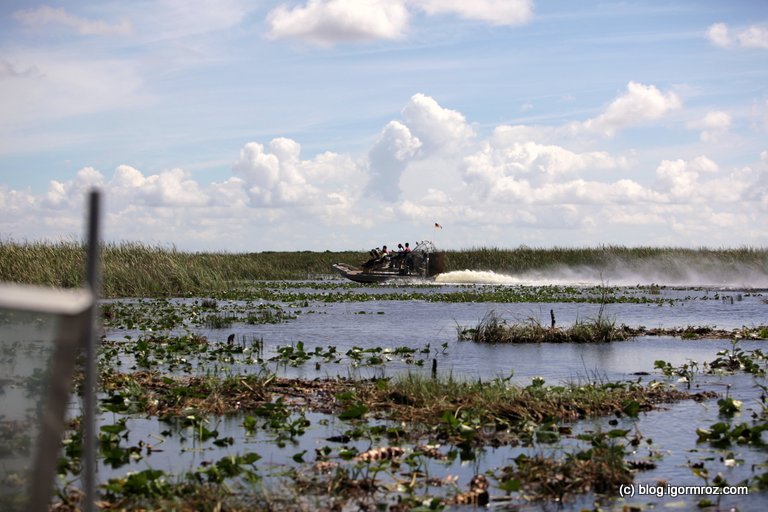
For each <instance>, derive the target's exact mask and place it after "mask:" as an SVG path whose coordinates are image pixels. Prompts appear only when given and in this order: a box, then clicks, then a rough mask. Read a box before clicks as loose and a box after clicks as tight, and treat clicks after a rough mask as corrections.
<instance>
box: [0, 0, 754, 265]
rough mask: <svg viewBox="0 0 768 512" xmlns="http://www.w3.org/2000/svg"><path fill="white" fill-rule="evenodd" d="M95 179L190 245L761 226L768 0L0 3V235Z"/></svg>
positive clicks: (138, 226) (57, 207)
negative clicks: (727, 0) (676, 0)
mask: <svg viewBox="0 0 768 512" xmlns="http://www.w3.org/2000/svg"><path fill="white" fill-rule="evenodd" d="M94 186H96V187H99V188H100V189H101V190H103V191H104V193H105V206H106V215H105V219H104V236H105V237H106V238H107V239H109V240H111V241H142V242H147V243H152V244H162V245H170V244H174V245H175V246H176V247H178V248H180V249H185V250H225V251H231V252H237V251H261V250H303V249H312V250H325V249H332V250H335V249H364V248H368V247H372V246H377V245H381V244H383V243H384V244H394V245H396V244H397V242H401V241H402V242H404V241H407V240H410V241H412V242H414V241H417V240H419V239H424V238H432V239H434V240H435V241H436V242H437V243H438V245H440V246H441V247H445V248H453V249H459V248H465V247H472V246H496V247H516V246H518V245H521V244H525V245H529V246H536V247H549V246H595V245H602V244H621V245H630V246H635V245H663V246H669V245H674V246H693V247H698V246H710V247H721V246H745V245H746V246H765V245H766V244H768V222H766V221H765V218H766V214H768V2H758V1H739V0H734V1H731V2H722V1H702V0H691V1H678V2H666V1H649V0H644V1H623V2H619V1H617V2H595V1H588V0H584V1H579V2H574V1H568V0H561V1H546V2H544V1H535V0H530V1H528V0H507V1H500V0H473V1H462V0H291V1H282V0H275V1H262V2H249V1H244V0H243V1H241V0H219V1H207V0H185V1H181V0H161V1H132V2H110V1H108V0H107V1H99V2H94V1H66V2H64V1H55V0H54V1H51V2H48V3H32V2H25V1H14V0H11V1H7V0H6V1H4V2H3V3H2V4H0V237H2V238H3V239H12V240H40V239H51V240H60V239H71V238H73V237H75V238H76V237H79V236H80V234H81V232H82V229H83V228H82V224H83V218H84V213H83V205H84V203H85V193H86V191H87V190H89V189H90V188H91V187H94ZM435 222H438V223H440V224H441V225H442V226H443V229H442V230H435V228H434V224H435Z"/></svg>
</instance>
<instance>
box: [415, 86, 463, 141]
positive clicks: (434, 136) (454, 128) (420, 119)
mask: <svg viewBox="0 0 768 512" xmlns="http://www.w3.org/2000/svg"><path fill="white" fill-rule="evenodd" d="M402 114H403V120H404V122H405V124H406V125H407V126H408V128H409V129H410V130H411V133H413V134H414V135H415V136H416V137H418V139H419V140H420V141H421V142H422V144H423V150H424V151H426V152H430V151H435V150H437V149H446V148H450V147H454V145H456V144H459V145H460V144H463V143H464V142H466V141H467V140H468V139H470V138H472V137H473V136H474V130H473V129H472V127H471V126H470V125H469V124H467V120H466V118H465V117H464V115H463V114H462V113H461V112H458V111H456V110H451V109H449V108H444V107H442V106H440V104H439V103H438V102H437V101H435V99H434V98H432V97H430V96H427V95H425V94H422V93H418V94H414V95H413V96H411V99H410V101H409V102H408V104H407V105H406V106H405V108H404V109H403V111H402Z"/></svg>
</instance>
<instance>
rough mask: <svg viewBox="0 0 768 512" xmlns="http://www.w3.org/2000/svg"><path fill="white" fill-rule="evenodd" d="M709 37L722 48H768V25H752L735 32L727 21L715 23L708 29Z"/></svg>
mask: <svg viewBox="0 0 768 512" xmlns="http://www.w3.org/2000/svg"><path fill="white" fill-rule="evenodd" d="M707 38H708V39H709V41H710V42H711V43H712V44H714V45H715V46H720V47H722V48H730V47H741V48H758V49H768V27H765V26H760V25H750V26H749V27H747V28H745V29H743V30H739V31H737V32H735V33H734V34H732V33H731V30H730V29H729V28H728V25H726V24H725V23H715V24H713V25H711V26H710V27H709V29H708V30H707Z"/></svg>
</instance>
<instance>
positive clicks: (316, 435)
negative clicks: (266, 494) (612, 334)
mask: <svg viewBox="0 0 768 512" xmlns="http://www.w3.org/2000/svg"><path fill="white" fill-rule="evenodd" d="M454 277H456V276H454ZM465 277H466V276H465ZM475 277H478V276H475ZM479 277H480V278H481V279H478V280H479V281H481V282H492V283H493V284H492V285H493V286H498V284H499V283H498V280H497V281H493V279H495V278H494V277H493V276H487V275H484V276H479ZM462 279H464V278H462ZM455 280H457V279H454V281H455ZM510 285H511V286H512V285H514V286H517V283H510ZM302 286H306V284H302V283H297V284H296V289H297V290H300V289H302ZM466 289H467V288H465V287H463V286H461V285H456V284H455V283H450V284H443V285H441V286H438V287H430V288H424V287H407V286H406V287H391V286H384V287H381V286H375V287H360V288H355V289H353V291H352V292H351V293H370V294H382V296H383V294H389V293H393V292H395V293H403V294H407V293H411V292H413V291H418V292H419V293H427V294H430V293H431V294H440V293H447V292H451V291H461V290H466ZM472 289H475V288H474V287H473V288H470V290H472ZM306 290H307V291H312V289H311V287H309V288H306ZM315 292H316V291H315ZM621 293H623V294H625V295H626V296H627V297H638V296H647V297H649V298H652V299H654V300H656V299H666V301H665V302H660V303H645V304H644V303H615V304H607V305H605V306H604V307H603V308H601V306H600V305H599V304H597V303H577V302H553V303H474V302H461V303H458V302H457V303H446V302H430V301H427V300H373V301H369V300H365V301H362V300H361V301H359V302H358V301H354V300H352V301H346V302H325V301H322V300H312V301H309V302H308V303H306V304H302V305H299V306H296V305H295V304H294V305H289V304H283V306H284V307H289V306H292V311H295V312H298V313H299V314H298V315H297V318H296V319H294V320H290V321H288V322H286V323H282V324H267V325H245V324H234V325H233V326H231V327H229V328H226V329H195V331H197V332H199V333H201V334H203V335H205V336H206V337H207V338H208V339H209V340H210V341H211V342H213V343H224V342H225V340H226V339H227V338H228V336H230V335H231V334H234V335H235V339H236V340H243V341H245V340H253V339H262V340H263V341H264V346H265V353H264V355H263V357H264V358H265V359H269V358H272V357H275V356H277V355H278V349H279V347H282V346H288V345H292V346H297V345H298V343H299V342H301V343H302V344H303V345H304V350H305V351H306V352H312V351H313V350H314V349H315V347H319V348H320V349H321V350H322V351H326V350H327V349H328V348H329V347H336V351H337V353H338V354H342V355H343V354H346V353H347V351H349V350H351V349H353V347H359V348H361V349H372V348H375V347H382V348H385V349H387V348H388V349H390V352H386V351H385V352H383V353H382V354H383V356H384V358H385V359H389V361H388V362H386V363H385V364H372V365H371V364H366V362H365V359H362V360H360V361H358V360H354V359H351V358H350V357H348V356H342V357H340V359H341V361H340V362H339V363H335V362H332V361H327V360H325V359H323V358H320V357H313V358H311V359H310V360H309V362H307V363H305V364H303V365H301V366H299V367H292V366H290V365H286V364H283V363H280V362H278V361H273V362H271V363H267V365H268V367H269V369H270V370H272V371H275V372H276V373H277V374H278V375H280V376H287V377H301V378H307V379H313V378H323V377H335V376H342V377H348V376H352V377H360V378H366V377H371V376H375V377H383V376H393V375H396V374H398V373H402V372H416V373H421V372H423V373H428V372H429V371H430V367H431V362H432V360H433V359H434V360H436V361H437V364H438V373H440V374H442V375H447V374H450V375H453V376H454V377H457V378H466V379H482V380H488V379H493V378H496V377H502V378H506V377H509V376H512V377H511V381H512V382H515V383H518V384H521V385H527V384H529V383H530V382H531V380H532V379H533V378H534V377H541V378H543V379H544V380H545V381H546V383H547V384H563V383H580V382H596V381H597V382H609V381H627V380H631V381H638V382H641V383H648V382H651V381H654V380H656V381H663V382H674V381H675V380H676V379H675V378H669V377H665V376H663V375H661V374H660V373H659V372H658V371H656V370H654V363H655V361H657V360H664V361H667V362H669V363H671V364H672V365H674V366H680V365H682V364H685V363H691V362H692V361H695V362H696V364H697V365H699V368H703V364H704V362H709V361H712V360H713V359H715V358H716V357H717V353H718V351H721V350H728V349H732V348H733V343H732V342H731V341H730V340H727V339H707V340H682V339H680V338H676V337H670V336H643V337H638V338H636V339H634V340H630V341H624V342H613V343H610V344H588V345H575V344H546V343H543V344H536V345H487V344H475V343H471V342H467V341H459V340H458V336H457V329H458V328H463V327H474V326H476V325H477V324H478V322H479V321H480V320H481V319H482V318H483V317H484V316H485V315H486V314H488V313H489V312H490V311H495V312H496V313H497V314H499V315H500V316H501V317H502V318H504V319H506V320H507V321H509V322H529V321H535V322H539V323H541V324H543V325H549V323H550V311H554V313H555V317H556V321H557V325H558V326H569V325H572V324H573V323H575V322H577V321H585V320H589V319H594V318H596V317H597V316H598V315H603V316H604V317H607V318H609V319H611V320H613V321H615V322H616V323H617V324H626V325H629V326H632V327H638V326H645V327H648V328H655V327H685V326H688V325H692V326H709V327H716V328H719V329H736V328H741V327H743V326H747V327H754V326H759V325H766V324H768V304H765V302H764V296H763V294H762V292H760V291H758V290H752V289H738V288H729V289H722V288H674V289H670V288H662V289H659V290H654V291H653V292H651V293H650V294H649V291H648V290H647V289H644V288H626V289H623V290H622V292H621ZM219 304H220V306H224V305H225V304H226V303H225V302H224V301H219ZM233 304H240V305H242V304H244V303H243V302H237V301H235V302H233ZM177 332H182V331H177ZM126 334H129V335H132V336H134V338H135V337H136V336H137V335H138V334H140V332H138V331H123V330H120V331H110V332H108V333H107V337H108V338H109V339H114V340H122V339H123V337H124V336H125V335H126ZM765 345H766V341H764V340H762V341H761V340H742V341H740V342H739V347H740V348H741V349H742V350H745V351H749V350H754V349H758V348H760V349H763V350H765V348H764V347H765ZM398 347H409V348H411V349H414V350H415V352H414V354H413V355H412V357H411V358H410V360H409V361H406V360H404V359H405V358H403V357H400V356H394V355H392V354H393V353H394V351H395V350H396V349H397V348H398ZM134 362H135V361H132V360H131V359H130V358H127V359H125V366H124V368H125V369H124V370H122V371H126V370H127V368H129V367H130V366H131V364H133V363H134ZM198 363H199V366H196V367H197V368H198V369H202V368H204V367H206V366H205V365H204V364H203V363H201V362H195V364H196V365H197V364H198ZM206 364H207V363H206ZM219 366H222V365H219ZM226 366H227V367H228V370H227V371H230V372H233V373H249V372H255V371H259V370H260V368H261V367H260V365H258V364H254V363H253V362H252V361H251V360H248V359H247V358H245V357H240V358H235V360H234V362H232V363H231V364H228V365H226ZM207 367H208V368H210V364H207ZM193 372H194V371H193ZM761 382H764V380H762V381H761ZM680 386H683V388H684V387H685V385H684V384H680ZM691 390H692V391H694V392H696V391H705V390H706V391H715V392H717V393H719V394H721V395H725V394H726V393H727V394H729V396H733V397H735V398H738V399H740V400H743V401H744V405H743V409H742V412H741V413H740V414H739V415H737V416H736V417H735V418H734V419H733V423H734V424H736V423H741V422H750V421H751V418H750V415H751V414H760V413H761V412H762V403H761V401H760V396H761V391H760V390H759V389H758V388H756V387H755V381H754V379H753V378H752V377H751V376H750V375H747V374H737V375H731V376H712V375H704V374H701V373H699V374H697V375H696V376H695V378H694V380H693V382H692V386H691ZM305 414H306V416H305V417H306V418H307V419H308V420H309V422H310V426H309V427H308V428H307V431H306V433H305V434H304V435H301V436H296V438H295V439H293V440H290V441H288V442H286V443H285V446H283V447H279V446H277V443H276V442H275V434H274V433H270V432H268V431H265V430H257V431H256V432H254V433H247V432H245V431H244V429H243V418H242V417H234V418H220V419H210V418H209V421H211V422H212V423H210V424H209V425H208V428H213V427H215V428H216V429H217V430H218V431H219V436H220V437H227V436H232V437H233V438H234V439H236V442H235V443H234V444H233V445H231V446H214V445H212V444H211V443H210V442H207V443H206V442H202V443H199V442H195V441H194V439H195V435H194V431H193V430H190V431H189V432H187V433H186V435H181V436H180V435H174V436H163V435H162V432H163V429H164V428H167V427H166V426H164V425H162V424H161V423H159V422H158V421H157V420H156V419H152V418H149V419H147V418H140V417H129V418H127V425H128V427H129V428H128V431H129V434H128V437H127V439H126V443H127V444H128V445H133V444H135V443H138V441H139V440H142V441H143V442H144V443H157V442H158V440H159V439H163V442H162V448H161V449H162V450H164V451H163V452H154V453H152V454H146V455H145V456H143V457H141V458H140V459H137V460H134V461H132V462H131V463H129V464H128V465H126V466H122V467H120V468H118V469H111V468H108V467H102V468H101V474H100V477H101V478H102V480H104V479H106V478H109V477H111V476H118V475H121V474H124V473H125V472H126V471H128V470H138V469H143V468H146V467H153V468H158V469H164V470H167V471H169V472H175V473H179V472H183V471H186V470H189V469H192V468H195V467H199V466H200V464H201V463H203V462H204V463H206V464H210V463H212V462H213V461H215V460H217V459H218V458H220V457H222V456H224V455H227V454H237V453H240V454H242V453H245V452H248V451H255V452H257V453H259V454H260V455H261V456H262V457H263V458H262V459H261V460H260V461H259V467H260V471H261V472H263V473H264V474H265V475H267V474H270V473H278V472H279V471H280V468H285V467H288V466H297V465H299V466H302V463H297V462H296V461H295V460H294V456H295V455H296V454H299V453H301V452H306V454H305V460H306V461H307V463H306V464H308V463H309V461H313V460H314V450H315V449H317V448H320V447H322V446H325V445H328V444H329V443H328V442H327V441H326V439H327V438H329V437H331V436H334V435H339V434H340V433H343V432H345V431H346V430H348V429H349V428H351V427H350V424H349V423H348V422H342V421H341V420H338V419H337V418H336V417H334V416H333V415H324V414H320V413H311V412H307V413H305ZM120 418H121V416H119V415H111V414H105V415H103V416H102V418H101V422H102V424H113V423H114V422H115V421H117V420H119V419H120ZM296 418H297V416H296V415H295V414H294V416H292V417H291V420H294V419H296ZM612 419H613V418H599V419H594V420H587V421H583V422H580V423H578V424H576V425H575V426H574V428H575V431H576V432H582V431H590V430H593V431H594V430H596V429H602V430H606V431H607V430H610V429H614V428H625V429H631V430H632V431H633V432H638V433H640V435H641V436H642V438H643V439H644V443H643V444H641V446H640V448H639V452H642V453H639V454H638V455H639V456H647V455H648V452H649V450H653V451H654V452H656V453H658V454H660V455H661V457H660V458H659V459H658V460H656V462H657V467H656V469H653V470H650V471H643V472H639V473H638V474H637V475H636V477H635V482H636V483H638V484H639V483H657V482H659V481H665V482H667V483H669V484H671V485H676V486H685V485H702V484H704V480H703V479H702V478H700V477H698V476H696V475H695V474H694V472H693V471H692V470H691V465H692V464H697V463H701V462H704V463H705V465H706V467H707V469H708V470H709V471H710V474H711V476H714V475H715V474H717V473H722V475H723V476H724V477H725V479H726V480H727V481H728V482H729V483H730V484H734V485H735V484H737V483H738V482H741V481H742V480H744V479H747V478H751V477H754V476H756V475H759V474H761V473H762V472H763V469H760V465H761V464H763V463H764V462H765V458H766V457H765V450H764V448H762V447H761V446H754V445H739V446H733V447H731V448H730V449H729V450H725V451H723V450H719V449H715V448H713V447H712V446H710V445H709V444H708V443H697V435H696V429H697V428H707V427H709V426H710V425H712V424H714V423H716V422H718V421H723V418H721V417H719V410H718V406H717V404H716V401H715V400H707V401H704V402H694V401H683V402H679V403H675V404H667V405H664V406H662V407H661V408H660V409H659V410H656V411H652V412H649V413H641V414H640V416H639V418H637V419H631V418H626V417H625V418H621V419H619V420H616V421H615V423H616V424H610V423H609V422H610V421H611V420H612ZM614 420H615V419H614ZM176 433H177V434H179V433H181V434H183V428H181V429H177V430H176ZM180 437H184V438H185V439H186V441H184V442H181V441H179V439H180ZM648 439H652V443H651V444H650V445H649V444H647V443H646V441H647V440H648ZM573 443H575V441H574V440H572V439H564V440H563V441H561V444H558V445H557V446H555V447H551V446H538V447H534V448H532V449H531V448H521V447H502V448H498V449H492V448H485V449H482V450H479V451H478V453H477V456H476V458H475V459H474V460H473V461H461V460H460V458H457V459H456V460H454V461H452V462H450V463H448V462H437V461H432V462H430V465H429V467H430V472H431V474H433V475H434V476H435V477H437V478H445V477H448V476H449V475H454V476H458V477H459V478H460V482H461V483H463V484H466V482H467V481H468V480H469V478H471V476H472V475H473V474H476V473H479V472H483V471H485V470H487V469H496V468H500V467H503V466H505V465H509V464H510V463H511V460H512V459H513V458H514V457H516V456H517V455H518V454H520V453H523V452H527V453H536V452H537V451H538V452H539V453H548V452H557V451H559V450H563V449H565V448H566V447H568V446H569V445H570V444H573ZM381 444H387V440H386V439H383V440H381V441H380V442H379V444H377V445H381ZM349 446H350V447H355V448H357V449H358V450H360V451H362V450H365V449H368V448H369V447H370V446H371V441H370V440H353V441H351V442H350V443H349ZM447 449H448V448H447V447H443V450H447ZM731 460H733V461H735V462H734V463H733V464H731V462H730V461H731ZM306 464H305V466H306ZM756 467H757V469H755V468H756ZM492 494H495V495H503V494H504V493H503V492H500V491H498V490H496V491H493V492H492ZM593 498H594V497H592V496H589V495H587V496H581V497H576V498H575V500H574V501H573V502H570V504H569V505H568V506H567V507H566V508H573V509H579V508H580V507H582V506H591V500H593ZM697 501H698V498H697V497H695V496H690V495H688V496H679V497H675V498H672V497H661V498H660V497H654V496H644V497H638V496H636V497H635V498H633V499H631V500H628V503H631V504H648V503H655V504H657V505H660V506H665V507H666V506H676V507H678V508H684V509H688V508H693V507H694V506H695V504H696V502H697ZM623 503H624V502H623V501H622V500H618V501H617V502H613V504H611V503H608V506H613V505H615V506H619V507H620V506H621V505H622V504H623ZM733 505H738V507H739V509H740V510H765V509H766V507H768V496H766V495H765V494H764V493H757V492H755V491H753V492H752V493H751V494H750V495H749V496H740V497H723V499H722V501H721V506H724V507H729V506H733Z"/></svg>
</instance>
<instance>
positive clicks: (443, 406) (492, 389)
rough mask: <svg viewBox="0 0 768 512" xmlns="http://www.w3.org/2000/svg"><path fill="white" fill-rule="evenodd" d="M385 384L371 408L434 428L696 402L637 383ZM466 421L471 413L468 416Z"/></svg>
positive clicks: (370, 399) (400, 380)
mask: <svg viewBox="0 0 768 512" xmlns="http://www.w3.org/2000/svg"><path fill="white" fill-rule="evenodd" d="M381 382H385V384H386V385H384V384H379V385H377V386H372V387H370V388H369V390H368V394H364V392H363V391H362V390H361V392H360V393H358V396H364V397H365V399H364V401H365V402H366V403H371V404H372V405H371V407H372V408H375V407H383V408H387V409H389V410H390V411H391V414H392V415H393V419H398V420H403V421H415V422H420V423H427V424H430V423H434V422H435V419H438V418H445V414H446V413H448V414H452V415H454V416H458V415H461V413H462V411H465V412H469V413H470V414H471V415H476V416H477V419H478V420H479V421H481V422H491V423H495V424H497V425H503V426H505V427H509V426H510V425H514V424H523V423H525V422H528V421H533V422H536V423H538V422H541V421H544V420H545V419H547V418H556V419H558V420H561V421H576V420H578V419H583V418H585V417H588V416H599V415H606V414H619V415H623V414H626V415H628V416H634V415H636V414H637V412H638V411H641V410H651V409H653V408H654V406H655V405H656V404H659V403H663V402H671V401H676V400H682V399H687V398H691V395H689V394H687V393H683V392H680V391H676V390H674V389H670V388H665V387H661V386H641V385H638V384H634V383H629V382H627V383H600V382H593V383H587V384H583V385H576V384H573V385H563V386H544V385H543V382H541V381H536V382H533V383H532V384H531V385H529V386H519V385H511V384H509V383H508V382H507V380H506V379H500V378H497V379H493V380H491V381H488V382H482V381H467V380H459V379H454V378H452V377H450V376H448V377H440V378H437V379H432V378H428V377H426V376H423V375H420V374H412V373H409V374H406V375H403V376H401V377H397V378H395V379H394V380H392V381H381ZM465 417H466V414H465Z"/></svg>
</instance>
